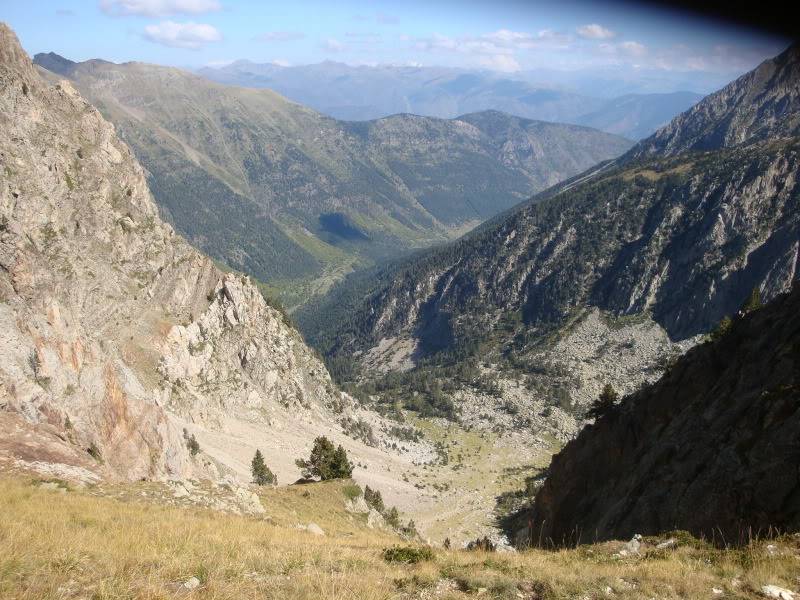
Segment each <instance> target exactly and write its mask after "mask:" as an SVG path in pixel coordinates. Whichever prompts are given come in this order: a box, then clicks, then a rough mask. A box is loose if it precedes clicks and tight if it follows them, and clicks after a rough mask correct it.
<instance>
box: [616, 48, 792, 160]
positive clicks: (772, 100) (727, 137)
mask: <svg viewBox="0 0 800 600" xmlns="http://www.w3.org/2000/svg"><path fill="white" fill-rule="evenodd" d="M798 80H800V44H797V43H795V44H793V45H792V46H790V47H789V48H787V49H786V50H785V51H784V52H783V53H781V54H780V55H778V56H776V57H775V58H773V59H770V60H766V61H764V62H763V63H762V64H761V65H759V66H758V67H757V68H756V69H754V70H753V71H750V72H749V73H747V74H745V75H743V76H742V77H740V78H739V79H737V80H736V81H734V82H732V83H730V84H728V85H727V86H725V87H724V88H722V89H721V90H719V91H718V92H715V93H713V94H710V95H709V96H707V97H706V98H704V99H703V100H702V101H700V102H699V103H698V104H697V105H695V106H694V107H692V108H691V109H689V110H687V111H686V112H684V113H682V114H680V115H678V116H677V117H675V119H673V120H672V121H671V122H670V123H669V124H668V125H666V126H665V127H662V128H661V129H659V130H658V131H657V132H656V133H655V134H653V135H652V136H651V137H649V138H647V139H646V140H644V141H642V142H640V143H639V144H637V145H636V146H635V147H634V148H633V149H631V151H630V153H629V155H630V156H635V157H638V158H641V157H644V156H653V155H657V156H675V155H677V154H682V153H684V152H690V151H705V150H714V149H718V148H729V147H732V146H738V145H741V144H745V143H749V142H755V141H764V140H767V139H775V138H781V137H794V136H797V135H798V134H800V89H798V86H797V82H798Z"/></svg>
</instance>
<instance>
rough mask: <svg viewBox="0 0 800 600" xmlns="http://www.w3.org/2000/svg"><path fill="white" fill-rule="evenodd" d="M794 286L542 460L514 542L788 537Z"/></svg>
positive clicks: (799, 376) (794, 439) (795, 440)
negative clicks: (677, 533)
mask: <svg viewBox="0 0 800 600" xmlns="http://www.w3.org/2000/svg"><path fill="white" fill-rule="evenodd" d="M798 431H800V286H795V289H794V291H792V292H791V293H790V294H786V295H784V296H781V297H779V298H777V299H776V300H775V301H774V302H772V303H771V304H769V305H767V306H766V307H764V308H762V309H760V310H757V311H754V312H751V313H748V314H747V315H746V316H744V317H743V318H741V319H736V320H735V321H734V324H733V327H732V328H731V330H730V331H729V332H728V333H727V334H725V335H724V336H723V337H721V339H718V340H717V341H715V342H711V343H706V344H702V345H700V346H697V347H695V348H693V349H692V350H690V351H689V352H688V353H687V354H686V355H685V356H684V357H682V358H681V359H680V360H678V361H677V363H675V365H674V366H673V367H672V368H670V369H669V371H668V372H667V374H665V375H664V377H662V379H661V380H659V381H658V382H657V383H656V384H654V385H651V386H648V387H646V388H644V389H642V390H641V391H639V392H637V393H635V394H632V395H631V396H628V397H627V398H625V399H624V400H623V402H622V404H621V405H619V406H618V407H616V408H615V409H614V410H611V411H610V412H609V413H607V414H606V415H605V416H602V417H600V418H599V419H598V421H597V422H596V423H595V424H594V425H590V426H587V427H586V428H585V429H584V430H583V431H582V432H581V434H580V435H579V436H578V437H577V439H575V440H573V441H572V442H570V443H569V444H567V446H566V447H565V448H564V449H563V450H562V451H561V452H560V453H559V454H558V455H557V456H556V457H555V458H554V459H553V462H552V464H551V466H550V474H549V476H548V478H547V480H546V481H545V484H544V486H543V488H542V489H541V490H540V491H539V493H538V494H537V496H536V499H535V503H534V506H533V509H532V511H531V512H529V513H527V514H525V515H523V516H522V517H521V519H520V520H519V523H520V524H521V527H520V528H519V529H518V531H517V542H518V543H522V544H526V543H531V542H532V543H542V544H555V545H562V544H571V543H575V542H592V541H595V540H605V539H611V538H616V539H627V538H629V537H630V536H632V535H634V534H656V533H659V532H663V531H669V530H674V529H684V530H688V531H690V532H692V533H693V534H695V535H698V536H699V535H702V536H705V537H707V538H708V539H710V540H714V541H716V542H718V543H720V544H731V543H732V544H736V543H739V542H747V541H748V540H749V538H750V536H751V535H765V534H767V533H768V532H769V531H770V528H772V531H775V530H780V531H787V530H788V531H796V530H798V529H800V470H798V465H800V437H798Z"/></svg>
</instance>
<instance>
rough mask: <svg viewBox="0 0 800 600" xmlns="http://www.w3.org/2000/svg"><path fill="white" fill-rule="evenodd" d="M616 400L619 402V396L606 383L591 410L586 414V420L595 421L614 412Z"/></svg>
mask: <svg viewBox="0 0 800 600" xmlns="http://www.w3.org/2000/svg"><path fill="white" fill-rule="evenodd" d="M617 400H619V394H618V393H617V391H616V390H615V389H614V388H613V387H612V385H611V384H610V383H607V384H606V385H605V386H604V387H603V391H602V392H600V396H598V398H597V400H595V401H594V404H592V406H591V408H590V409H589V410H588V411H587V412H586V418H587V419H595V420H596V419H599V418H600V417H603V416H605V415H607V414H610V413H611V412H612V411H613V410H614V408H615V406H616V404H617Z"/></svg>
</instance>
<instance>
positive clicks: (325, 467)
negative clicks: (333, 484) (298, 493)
mask: <svg viewBox="0 0 800 600" xmlns="http://www.w3.org/2000/svg"><path fill="white" fill-rule="evenodd" d="M295 464H296V465H297V466H298V467H300V469H301V471H302V474H303V477H305V478H307V479H310V478H313V477H319V478H320V479H321V480H322V481H327V480H329V479H347V478H348V477H350V476H351V475H352V474H353V463H351V462H350V460H349V459H348V458H347V451H345V449H344V448H343V447H342V446H339V447H337V448H336V449H334V447H333V444H332V443H331V441H330V440H329V439H328V438H326V437H324V436H321V437H318V438H317V439H315V440H314V447H313V448H312V449H311V456H309V458H308V460H303V459H298V460H296V461H295Z"/></svg>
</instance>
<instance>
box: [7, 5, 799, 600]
mask: <svg viewBox="0 0 800 600" xmlns="http://www.w3.org/2000/svg"><path fill="white" fill-rule="evenodd" d="M131 2H133V0H131ZM134 5H135V3H134V4H125V5H124V6H122V5H119V6H116V5H115V8H113V10H116V11H118V12H120V14H118V15H116V18H120V19H124V18H125V17H126V16H130V15H126V14H125V13H124V11H126V10H134V8H135V6H134ZM104 6H105V5H104ZM109 6H110V5H109ZM132 6H133V7H134V8H131V7H132ZM136 6H138V5H136ZM148 6H150V5H148ZM153 6H155V5H153ZM165 6H166V5H165ZM170 6H172V5H170ZM181 6H183V5H181ZM168 8H169V7H168ZM106 9H108V10H112V8H109V7H108V6H107V7H106ZM162 9H163V10H167V8H163V7H162ZM100 10H101V11H102V10H105V9H103V8H102V7H101V9H100ZM137 10H138V9H137ZM148 10H154V9H152V6H151V7H150V8H149V9H148ZM169 10H186V9H185V7H184V8H180V7H179V8H175V7H174V6H173V7H172V8H169ZM211 12H214V11H213V10H212V11H211ZM137 14H138V13H137ZM167 14H169V13H167ZM143 15H144V13H142V14H141V15H138V16H143ZM586 27H588V28H589V29H586V30H585V31H584V34H586V32H588V34H591V35H605V33H604V30H603V29H602V28H600V26H599V25H591V26H586ZM598 28H600V29H598ZM584 29H585V28H584ZM153 31H154V30H152V28H151V29H149V30H147V33H146V37H147V36H149V37H148V38H147V39H150V38H153V37H154V36H155V35H156V34H155V33H153ZM284 33H285V32H284ZM511 33H513V32H506V33H502V35H501V36H500V37H501V38H503V39H506V38H509V35H510V34H511ZM611 33H613V32H610V30H609V35H611ZM588 34H587V35H588ZM276 35H277V34H276ZM287 35H288V34H287ZM549 35H550V34H547V36H549ZM614 35H616V34H614ZM547 36H545V37H547ZM279 37H280V36H279ZM284 37H285V35H284ZM511 38H513V36H511ZM509 39H510V38H509ZM514 39H517V38H514ZM525 39H526V40H527V38H525ZM582 39H588V38H585V36H584V38H582ZM609 39H610V38H609ZM151 41H152V40H151ZM217 41H218V42H219V43H220V44H222V43H223V41H224V38H222V37H220V39H219V40H217ZM483 41H484V42H485V41H486V40H485V39H484V40H483ZM39 43H40V42H39ZM176 43H178V42H176ZM180 43H182V44H184V47H179V46H174V47H176V48H180V49H181V50H198V51H199V47H198V48H192V47H191V46H186V45H185V44H187V43H189V44H192V43H199V42H191V41H189V42H186V41H185V40H184V41H182V42H180ZM524 43H526V44H529V43H530V40H528V41H526V42H524ZM607 43H610V42H607ZM481 47H483V46H481ZM504 56H506V55H504ZM643 56H644V55H643ZM273 67H274V68H273ZM345 67H346V68H345ZM196 71H197V72H199V73H201V74H202V76H201V75H198V74H196V73H192V72H190V71H189V70H185V69H178V68H175V67H168V66H159V65H155V64H149V63H144V62H120V63H113V62H108V61H105V60H100V59H94V60H87V61H83V62H73V61H71V60H68V59H66V58H63V57H62V56H60V55H58V54H55V53H52V52H50V53H46V54H45V53H39V54H36V56H35V58H34V59H33V60H32V59H31V58H30V57H29V55H28V53H27V52H26V51H25V50H24V49H23V46H22V45H21V44H20V41H19V39H18V38H17V35H16V34H15V32H14V31H13V30H12V29H11V27H10V26H8V25H6V24H5V23H2V22H0V546H1V547H3V549H4V551H3V552H2V553H0V597H2V598H9V599H14V600H39V599H48V600H49V599H52V600H56V599H59V600H63V599H75V600H77V599H79V598H80V599H86V598H92V599H93V600H94V599H97V600H100V599H117V598H120V599H121V598H129V599H137V600H139V599H142V600H144V599H154V598H262V597H263V598H276V599H278V598H353V599H356V598H357V599H364V598H366V599H369V598H374V599H376V600H377V599H378V598H381V599H386V598H400V599H409V600H410V599H412V598H416V599H424V598H428V599H430V598H438V597H441V598H470V597H478V596H482V597H487V598H497V599H515V598H524V599H528V600H545V599H546V600H555V599H566V598H570V599H580V600H584V599H586V600H589V599H595V598H606V597H613V598H616V597H619V598H631V599H633V598H670V599H672V598H675V599H678V598H705V597H722V598H727V597H731V598H747V599H752V600H754V599H756V598H764V597H767V598H770V597H771V598H778V599H783V600H787V599H788V600H792V599H793V598H797V597H800V592H795V591H792V590H796V589H798V586H800V580H798V578H797V565H798V560H800V539H799V538H798V536H799V535H800V533H798V532H800V473H798V471H797V464H798V461H800V437H798V436H797V432H798V431H800V395H799V394H800V317H799V316H798V315H800V310H798V309H800V284H798V279H800V180H798V174H799V173H800V45H798V44H797V43H794V44H791V45H789V46H788V47H785V46H784V49H783V50H782V51H781V52H780V53H778V54H777V55H774V57H773V58H769V59H767V60H765V61H763V62H761V63H760V64H759V65H758V66H757V67H755V68H754V69H753V70H751V71H749V72H746V73H745V74H744V75H742V76H740V77H738V78H736V79H734V80H733V81H731V82H730V83H728V84H727V85H725V86H724V87H722V88H721V89H719V90H718V91H716V92H714V93H711V94H710V95H708V96H706V97H704V98H702V99H699V98H694V97H691V95H681V93H680V92H677V91H675V90H673V91H671V92H651V93H648V94H645V93H643V92H642V93H640V92H641V90H640V92H631V93H629V94H627V95H616V94H612V93H611V91H608V93H607V97H605V98H599V97H596V98H594V99H592V98H591V97H589V96H586V95H583V94H579V93H577V92H566V91H563V90H562V91H559V92H556V91H554V90H544V89H540V88H537V87H536V86H535V85H534V83H533V82H532V80H529V81H527V82H524V81H521V80H514V79H511V78H509V77H506V76H504V75H502V74H501V73H500V71H494V72H492V73H493V74H489V72H488V71H486V72H482V75H480V76H477V75H476V76H474V77H472V78H467V79H464V77H466V75H465V74H464V73H463V72H461V71H460V70H458V69H450V68H445V67H442V68H439V67H425V68H422V67H395V66H388V65H387V66H383V67H371V66H370V67H367V66H365V67H355V66H348V65H338V64H336V63H333V64H327V63H321V64H316V65H314V64H312V65H307V66H305V67H303V68H300V67H296V68H295V67H283V66H276V65H259V64H256V63H250V62H242V61H240V62H234V63H232V64H231V65H229V66H227V67H222V68H214V69H211V68H205V69H196ZM212 71H213V73H212ZM434 71H435V72H436V73H437V78H436V79H433V80H431V79H427V80H425V81H423V79H424V78H426V77H428V76H430V75H431V74H432V73H433V72H434ZM307 72H314V73H318V74H319V76H320V78H321V79H320V81H326V82H328V83H330V89H326V88H325V86H322V85H320V83H319V81H318V82H317V89H316V92H318V94H319V96H318V97H316V98H317V100H315V101H313V102H312V100H308V104H309V105H310V106H311V108H309V107H307V106H304V105H301V104H296V103H295V102H294V101H292V100H289V99H287V98H286V97H284V96H282V95H280V94H281V93H287V95H289V91H287V90H290V89H291V90H294V93H299V91H298V90H300V91H302V90H301V88H303V89H306V90H307V93H310V92H309V91H308V89H309V88H308V83H307V82H308V79H304V77H307V75H304V73H307ZM330 72H335V73H337V79H336V80H335V81H333V80H328V79H325V78H326V77H328V75H327V73H330ZM212 76H213V77H214V78H216V79H219V80H220V81H221V83H220V82H212V81H210V80H209V78H211V77H212ZM599 76H600V74H599V73H598V77H599ZM518 77H519V78H522V77H523V74H522V73H520V74H519V75H518ZM564 77H565V78H566V77H568V75H567V74H566V73H565V74H564ZM669 77H678V75H670V76H669ZM669 77H668V76H667V75H665V82H664V85H665V86H667V87H668V86H669V85H672V84H670V83H669V82H668V81H666V80H667V79H668V78H669ZM353 78H356V80H357V81H360V82H362V85H363V86H364V89H363V93H362V96H363V98H362V99H363V101H364V104H363V105H360V107H359V106H356V105H354V104H353V102H354V97H353V96H352V95H351V94H352V89H353V88H352V85H353V84H352V81H353ZM396 78H399V79H403V81H404V83H403V84H402V86H406V85H408V86H411V85H412V84H413V85H417V86H419V85H422V84H423V83H424V85H422V87H424V88H425V90H426V93H430V94H431V95H430V96H426V95H425V93H423V92H421V91H419V90H418V91H417V92H415V93H414V94H412V95H413V97H414V99H415V100H416V101H417V102H418V104H414V105H412V104H411V103H410V96H409V97H408V98H406V99H405V100H403V99H402V98H400V99H399V100H398V98H397V97H394V98H393V100H392V101H402V102H405V105H406V107H407V108H408V110H407V111H402V112H399V113H397V114H390V115H384V114H383V113H382V111H383V110H384V109H385V107H386V106H387V105H390V103H389V101H388V100H387V98H385V97H383V96H381V95H380V94H378V91H382V90H380V89H379V88H380V87H381V85H384V86H386V87H387V90H388V89H389V87H390V86H389V82H390V81H394V80H395V79H396ZM275 81H280V82H282V83H281V85H276V86H275V87H276V89H277V90H278V91H273V90H271V89H266V88H265V86H266V85H267V84H271V83H273V82H275ZM303 81H305V82H306V83H305V84H304V85H303V86H300V83H303ZM376 81H378V82H379V83H375V82H376ZM348 82H349V83H348ZM380 82H382V83H380ZM234 84H235V85H234ZM290 84H291V85H290ZM645 84H646V82H645V79H644V77H642V83H641V86H645ZM238 85H241V86H242V87H237V86H238ZM348 85H349V86H351V87H348ZM394 85H395V87H394V92H395V95H397V93H399V92H398V90H400V89H401V87H402V86H401V84H400V83H395V84H394ZM281 86H283V87H281ZM291 86H294V87H291ZM498 86H499V87H498ZM502 89H505V90H506V92H507V94H506V95H505V96H504V95H503V94H501V93H500V92H499V91H498V90H502ZM348 90H349V91H348ZM345 91H348V93H347V94H345V93H344V92H345ZM445 91H446V92H447V94H445ZM368 92H369V93H368ZM512 92H513V93H512ZM304 93H305V92H304ZM370 93H371V94H373V96H372V97H370ZM526 95H527V96H528V99H527V104H528V105H530V106H534V105H535V108H536V110H538V111H544V110H545V109H547V110H550V111H552V112H549V113H545V112H541V113H539V112H537V113H536V114H537V115H538V116H537V117H536V119H533V118H529V116H528V115H529V113H525V111H523V110H521V109H520V110H519V115H520V116H515V114H512V113H510V112H504V111H505V109H508V110H514V111H517V109H519V106H520V102H522V100H521V98H523V97H526ZM675 95H677V96H680V97H679V98H665V96H675ZM455 97H458V98H461V99H460V100H458V101H457V102H456V101H455V100H454V98H455ZM500 97H508V98H512V99H513V100H514V102H511V104H504V103H502V102H500V100H499V99H498V98H500ZM321 100H326V101H327V102H328V104H327V105H326V106H327V108H326V109H324V112H330V113H336V111H335V110H333V108H336V107H338V109H339V110H340V111H341V114H340V116H341V115H349V116H347V118H348V119H352V120H338V119H337V118H334V117H333V116H326V114H323V112H317V111H318V110H319V111H323V108H321V107H320V105H318V103H316V102H317V101H321ZM534 100H535V102H534ZM698 100H699V101H698ZM304 102H305V100H304ZM426 102H429V103H428V104H426ZM485 102H488V105H484V104H483V103H485ZM472 103H475V104H472ZM684 104H685V106H683V105H684ZM678 105H681V106H682V108H680V109H678V108H676V107H677V106H678ZM570 106H571V107H572V109H570V110H573V112H572V113H569V114H571V115H572V116H571V117H569V118H571V119H573V120H576V121H577V120H580V119H584V120H586V121H587V122H588V121H591V122H592V126H596V127H598V129H592V128H590V127H587V126H584V125H573V124H565V123H560V122H550V121H546V120H538V119H540V118H547V117H554V118H555V117H556V116H557V117H558V118H561V117H562V116H563V117H564V118H565V120H566V119H567V118H568V117H567V116H566V115H567V112H568V109H569V107H570ZM420 107H427V108H426V109H425V110H422V109H421V108H420ZM462 108H463V109H466V110H463V111H462ZM356 109H358V110H356ZM501 109H502V110H501ZM412 110H413V111H418V112H426V113H427V112H437V111H439V112H441V113H442V114H441V115H439V116H420V115H417V114H411V112H409V111H412ZM531 110H533V108H532V109H531ZM680 110H683V112H680V114H677V115H675V114H674V113H675V112H678V111H680ZM448 111H455V112H453V113H452V114H451V113H450V112H448ZM565 111H566V112H565ZM372 112H374V113H375V114H372ZM670 112H672V114H670V116H669V118H667V117H664V115H665V114H667V113H670ZM367 115H369V118H362V117H364V116H367ZM437 115H438V112H437ZM662 117H663V119H665V120H668V122H667V123H666V124H665V125H663V126H661V127H659V128H658V129H657V130H655V131H654V132H653V131H652V130H653V129H655V128H656V125H655V123H656V122H657V121H659V125H660V124H661V123H660V120H661V119H662ZM601 129H605V130H607V131H602V130H601ZM608 131H616V132H618V133H622V132H624V133H626V135H627V134H629V133H631V132H634V131H635V132H637V133H636V136H637V137H638V136H640V135H641V136H645V137H643V139H640V140H639V141H638V142H634V141H632V140H631V139H628V138H625V137H622V136H621V135H617V134H615V133H609V132H608Z"/></svg>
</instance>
